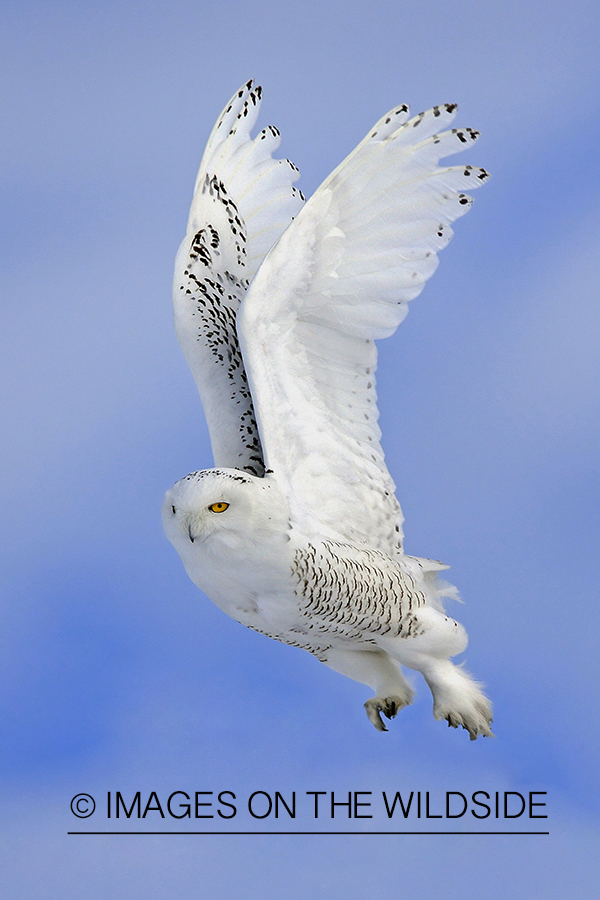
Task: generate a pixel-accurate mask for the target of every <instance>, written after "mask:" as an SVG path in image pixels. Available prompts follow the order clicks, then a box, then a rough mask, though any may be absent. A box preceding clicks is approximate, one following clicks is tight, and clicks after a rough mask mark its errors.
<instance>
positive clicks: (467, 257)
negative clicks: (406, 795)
mask: <svg viewBox="0 0 600 900" xmlns="http://www.w3.org/2000/svg"><path fill="white" fill-rule="evenodd" d="M0 17H1V18H0V21H1V23H2V35H3V43H4V45H5V46H4V47H3V52H2V54H1V55H0V69H1V72H2V81H3V85H4V90H3V99H2V101H1V106H2V109H1V111H0V115H1V121H2V123H3V125H2V133H3V137H2V142H1V146H0V156H1V166H0V179H1V181H2V193H3V197H4V200H3V204H2V205H3V213H2V215H3V218H4V219H5V222H6V224H5V226H4V228H3V235H4V237H3V240H2V243H1V244H0V254H1V257H2V260H1V261H2V271H3V278H2V282H3V287H2V290H3V299H2V307H1V315H2V327H1V329H0V342H1V344H2V352H1V361H0V365H1V366H2V374H1V378H2V384H3V392H2V419H3V422H4V425H3V435H4V440H3V459H2V466H1V467H0V478H1V480H2V482H3V484H2V488H3V490H2V497H3V514H2V518H1V522H2V541H1V549H0V553H1V554H2V563H1V571H2V575H1V584H2V601H1V606H0V622H1V624H0V641H1V643H2V658H1V661H0V721H1V722H2V728H1V730H0V731H1V738H0V780H1V791H2V795H3V802H2V804H1V807H2V813H1V817H2V830H3V838H2V844H3V846H4V848H5V852H6V860H4V861H3V864H2V867H1V869H0V883H2V882H3V881H4V882H6V888H5V891H6V892H7V893H6V896H10V897H11V898H14V900H21V898H32V897H33V898H36V900H37V898H44V900H45V898H47V897H48V898H49V897H55V896H60V897H63V898H67V900H70V898H71V897H73V898H74V897H80V896H82V894H84V895H85V896H86V897H90V898H92V900H96V898H104V897H107V896H111V897H115V898H118V900H120V898H130V897H138V896H139V897H142V896H143V897H144V898H145V900H163V898H164V900H166V898H172V897H174V896H180V895H181V896H183V895H185V896H190V897H195V896H199V897H200V896H208V895H209V893H210V894H214V895H216V896H219V897H222V898H226V900H227V898H230V897H239V896H243V897H244V898H249V900H254V898H262V897H265V896H277V894H278V893H285V895H286V896H287V897H290V898H291V900H296V898H298V900H299V898H304V897H306V896H307V895H314V896H331V897H337V896H340V897H341V896H344V897H345V898H349V900H355V898H356V900H358V898H363V897H365V896H369V897H372V898H373V900H384V898H388V897H390V898H397V897H401V898H405V897H406V898H417V897H418V898H419V900H429V898H430V897H431V898H433V897H436V898H437V897H438V896H444V897H445V898H448V900H455V898H459V897H461V898H462V897H463V896H464V891H465V889H466V885H473V886H475V888H476V889H477V891H478V893H480V894H481V896H485V897H486V898H491V900H496V898H498V900H504V898H505V897H507V896H511V897H513V898H517V900H520V898H527V900H529V898H531V897H537V896H540V897H541V896H543V897H544V898H549V900H552V898H555V897H556V898H558V897H563V896H565V894H566V892H567V891H568V892H569V894H570V895H571V896H577V897H582V898H583V897H592V896H595V893H594V889H593V882H594V878H596V880H597V869H596V871H594V865H596V866H597V864H595V863H594V857H593V853H592V847H593V842H594V840H595V839H596V838H597V826H598V783H597V756H598V750H599V744H600V739H599V733H598V719H597V715H595V701H594V697H593V695H592V696H590V687H589V686H592V690H593V686H594V685H595V684H596V683H597V682H598V671H597V668H598V665H597V658H598V651H597V637H596V636H597V633H598V621H597V620H598V613H597V609H598V605H597V595H598V586H597V575H596V572H595V563H596V560H597V553H598V550H597V548H598V508H599V503H598V500H599V498H598V493H599V491H598V465H597V460H598V458H599V450H600V448H599V447H598V443H599V441H598V438H599V432H600V416H599V415H598V406H599V402H598V401H599V395H600V378H599V368H600V366H599V362H598V359H599V354H598V349H597V348H598V326H599V325H600V313H599V308H598V282H599V278H598V275H599V274H600V273H599V269H600V263H599V255H598V246H599V242H600V241H599V239H600V223H599V219H598V214H597V210H598V206H599V201H600V176H599V174H598V167H597V164H596V157H597V152H598V146H599V144H600V126H599V125H598V122H599V121H600V117H599V115H598V113H599V112H600V109H599V107H600V91H599V87H600V77H599V68H600V63H599V61H598V52H597V47H598V41H599V38H600V34H599V31H600V28H599V14H598V8H597V4H596V3H592V2H583V0H575V2H572V3H569V4H566V3H556V2H554V3H553V2H545V3H537V2H532V0H529V2H521V3H518V2H511V0H509V2H505V3H503V4H482V3H476V2H465V0H457V2H454V3H447V2H441V0H440V2H434V0H423V2H420V3H406V2H398V0H396V2H391V0H377V2H371V3H359V2H332V0H323V2H320V3H312V2H306V3H297V4H296V5H295V6H294V8H293V9H292V8H290V6H289V5H288V4H283V3H275V2H268V0H256V2H254V3H252V4H243V3H241V2H237V3H235V2H229V0H219V2H201V0H196V2H183V0H172V2H170V3H168V4H167V3H153V2H146V3H143V2H119V3H115V2H105V3H103V4H100V5H99V4H92V3H90V2H85V0H84V2H79V3H76V2H55V3H52V4H43V3H34V2H28V0H20V2H19V3H14V2H4V3H3V4H2V8H1V10H0ZM249 77H253V78H256V79H257V80H258V81H259V82H260V83H261V84H262V85H263V88H264V95H265V99H264V102H263V108H262V112H261V119H260V124H261V127H262V126H264V125H266V124H269V123H271V122H272V123H273V124H275V125H277V126H278V127H279V128H280V130H281V132H282V135H283V140H282V146H281V151H280V152H281V154H282V155H285V156H289V157H290V158H291V159H292V160H293V161H294V162H295V163H296V164H297V165H298V166H299V168H300V170H301V172H302V179H301V181H300V182H299V184H300V186H301V187H302V189H303V190H304V192H305V193H307V194H310V193H311V192H312V191H313V190H314V189H315V188H316V187H317V186H318V184H319V183H320V181H321V180H322V179H323V178H324V177H325V176H326V175H327V174H328V173H329V172H330V171H331V169H333V168H334V167H335V166H336V165H337V164H338V162H339V161H340V160H341V159H342V158H343V157H344V156H345V155H346V153H347V152H349V151H350V150H351V149H352V148H353V147H354V145H355V144H356V143H357V142H358V140H360V139H361V138H362V137H363V135H364V134H365V133H366V131H367V129H368V128H369V127H370V126H371V125H372V124H373V123H374V122H375V121H376V120H377V119H378V117H379V116H380V115H382V114H383V113H384V112H385V111H386V110H387V109H388V108H390V107H391V106H393V105H395V104H397V103H400V102H404V101H406V102H408V103H410V104H411V107H412V109H413V110H414V112H419V111H420V110H421V109H425V108H427V107H429V106H431V105H433V104H435V103H439V102H458V104H459V106H460V112H459V119H458V121H459V122H460V123H461V124H464V125H470V126H472V127H475V128H477V129H479V130H480V131H481V132H482V137H481V140H480V141H479V143H478V144H477V146H476V147H474V148H473V149H472V150H471V151H469V158H468V159H467V156H466V154H464V155H463V157H462V159H464V161H468V162H471V163H473V164H476V165H483V166H485V167H486V168H487V169H489V170H490V171H491V172H492V175H493V178H492V180H491V181H490V183H489V184H488V185H487V186H486V187H485V188H484V189H483V190H481V191H480V192H478V194H477V195H476V202H475V205H474V208H473V210H472V211H471V212H470V213H469V215H468V216H467V217H466V218H465V219H463V220H461V221H460V222H458V223H457V225H456V229H455V230H456V236H455V238H454V240H453V242H452V243H451V244H450V246H449V248H448V249H447V250H445V251H444V253H443V254H442V256H441V264H440V268H439V270H438V271H437V273H436V274H435V276H434V277H433V279H432V280H431V282H429V283H428V285H427V286H426V288H425V290H424V292H423V294H422V295H421V296H420V297H419V298H418V299H417V300H416V301H415V302H414V304H413V306H412V309H411V312H410V315H409V317H408V318H407V320H406V321H405V322H404V323H403V325H402V326H401V328H400V329H399V331H398V333H397V334H396V336H395V337H394V338H392V339H391V340H389V341H387V342H384V343H382V344H381V345H380V351H381V352H380V368H379V373H378V384H379V394H380V407H381V424H382V428H383V433H384V448H385V449H386V453H387V459H388V464H389V467H390V470H391V472H392V474H393V476H394V478H395V480H396V482H397V485H398V495H399V498H400V500H401V503H402V505H403V509H404V513H405V516H406V545H407V550H408V551H409V552H412V553H415V554H417V555H423V556H433V557H436V558H440V559H443V560H444V561H446V562H448V563H450V564H451V566H452V571H451V577H452V580H453V581H454V582H455V583H456V584H457V585H458V586H459V587H460V590H461V593H462V596H463V598H464V600H465V601H466V604H465V606H464V607H460V609H459V610H457V611H456V614H457V617H458V618H459V619H460V620H461V621H463V622H464V624H465V625H466V626H467V629H468V631H469V634H470V638H471V643H470V646H469V648H468V650H467V652H466V654H465V659H466V664H467V666H468V668H469V669H470V670H472V671H473V672H474V673H475V674H476V675H477V676H478V677H479V678H481V679H482V680H483V681H485V682H486V684H487V685H488V689H489V693H490V695H491V696H492V698H493V700H494V702H495V710H496V719H495V730H496V732H497V735H498V736H497V738H496V739H495V740H494V741H481V740H480V741H477V742H476V743H474V744H472V743H470V742H469V741H468V739H467V737H466V734H464V733H463V732H460V733H459V732H455V731H451V730H449V729H447V728H445V727H443V726H442V724H441V723H437V722H435V721H434V720H433V718H432V716H431V701H430V697H429V694H428V691H427V689H426V686H425V685H424V683H423V682H422V680H421V679H420V678H417V676H415V678H414V681H415V685H416V687H417V689H418V698H417V702H416V703H415V705H414V706H413V707H411V708H409V709H407V710H405V711H403V712H402V713H401V715H400V716H399V717H398V718H397V719H396V720H395V721H394V722H393V724H392V727H391V729H390V733H389V734H387V735H380V734H377V733H376V732H375V731H374V729H372V728H371V727H370V726H369V724H368V722H367V720H366V717H365V716H364V712H363V710H362V703H363V701H364V700H365V699H366V697H367V696H368V691H367V690H366V689H363V688H362V687H361V686H359V685H356V684H354V683H352V682H350V681H347V680H344V679H343V678H341V677H340V676H337V675H335V674H334V673H332V672H331V671H329V670H327V669H325V667H322V666H319V664H318V663H317V662H316V661H315V660H313V659H311V658H310V657H309V656H308V655H307V654H302V653H301V652H300V651H296V650H293V649H291V648H288V647H283V646H280V645H278V644H276V643H275V642H273V641H269V640H268V639H266V638H263V637H261V636H259V635H256V634H253V633H251V632H249V631H247V630H245V629H243V628H242V627H241V626H239V625H237V624H236V623H235V622H233V621H231V620H229V619H227V618H226V617H225V616H224V615H223V614H222V613H220V612H219V611H218V610H217V609H216V608H214V607H213V606H212V605H211V604H210V603H209V602H208V601H206V600H205V599H204V598H203V597H202V595H201V594H200V593H199V592H198V590H197V589H196V588H195V587H194V585H193V584H192V583H191V582H190V581H189V580H188V579H187V576H186V575H185V573H184V571H183V568H182V566H181V564H180V561H179V559H178V558H177V556H176V554H175V553H174V551H173V549H172V548H171V546H170V545H169V544H168V543H167V541H166V540H165V539H164V537H163V535H162V530H161V525H160V514H159V513H160V503H161V500H162V495H163V493H164V491H165V489H166V488H168V487H169V486H170V485H171V484H172V483H173V482H174V481H175V480H176V479H177V478H179V477H181V476H182V475H184V474H185V473H186V472H188V471H190V470H195V469H197V468H201V467H207V466H209V465H210V464H211V457H210V448H209V445H208V440H207V432H206V428H205V425H204V422H203V418H202V412H201V408H200V404H199V400H198V397H197V394H196V391H195V387H194V384H193V381H192V378H191V376H190V374H189V372H188V371H187V369H186V366H185V363H184V361H183V358H182V356H181V354H180V351H179V348H178V347H177V344H176V340H175V337H174V333H173V328H172V323H171V309H170V281H171V272H172V264H173V258H174V254H175V251H176V248H177V246H178V244H179V241H180V239H181V236H182V234H183V228H184V225H185V221H186V216H187V209H188V205H189V201H190V196H191V189H192V186H193V181H194V177H195V172H196V167H197V165H198V162H199V160H200V156H201V152H202V149H203V146H204V142H205V140H206V138H207V136H208V133H209V131H210V129H211V127H212V125H213V122H214V120H215V118H216V116H217V114H218V113H219V111H220V110H221V108H222V106H223V105H224V103H225V102H226V100H227V99H228V97H229V96H230V95H231V94H232V93H233V91H234V90H235V89H236V88H237V87H238V86H239V85H240V84H241V83H242V82H244V81H246V80H247V79H248V78H249ZM109 790H110V791H113V792H114V791H117V790H119V791H122V792H123V793H124V794H125V793H126V794H127V795H128V796H129V795H133V794H134V793H135V791H137V790H140V791H141V792H142V793H144V792H145V793H146V794H149V792H151V791H153V790H154V791H156V792H157V793H158V795H159V796H160V797H161V798H162V797H165V796H168V794H169V793H171V792H172V791H175V790H185V791H188V792H193V791H196V790H198V791H215V792H218V791H221V790H232V791H234V792H236V794H237V796H238V797H240V798H242V797H247V796H248V795H249V794H250V793H252V792H253V791H256V790H264V791H270V792H274V791H276V790H279V791H281V792H282V793H284V794H289V793H290V792H291V791H293V790H295V791H296V792H297V794H298V796H300V795H301V794H303V793H304V792H306V791H310V790H327V791H336V792H340V794H341V793H343V792H346V793H347V791H349V790H352V791H372V792H373V796H375V795H376V794H377V792H381V791H382V790H385V791H387V792H390V791H396V790H402V791H407V792H410V791H411V790H414V791H418V790H420V791H422V792H425V791H430V792H431V796H432V797H438V796H443V794H444V792H445V791H463V792H464V793H465V794H467V795H470V794H471V793H472V792H473V791H477V790H487V791H489V792H494V791H521V792H527V791H546V792H547V794H548V804H549V813H550V818H549V819H548V820H544V822H543V824H545V823H546V821H547V828H548V830H550V832H551V834H550V836H549V837H541V836H522V837H517V836H505V837H501V836H483V835H482V836H476V837H468V836H454V837H450V836H437V837H436V836H416V837H408V836H404V837H385V838H377V837H374V836H366V837H359V836H354V837H299V836H293V837H281V836H276V837H258V836H250V837H233V836H230V837H211V838H200V837H173V836H172V837H89V836H88V837H76V836H67V831H68V830H73V829H74V828H76V827H77V824H78V820H76V819H75V818H74V816H72V814H71V812H70V810H69V801H70V799H71V797H72V796H73V795H75V794H77V793H79V792H82V791H85V792H87V793H90V794H92V795H94V796H96V797H97V798H103V797H105V796H106V792H107V791H109ZM102 816H103V813H100V811H98V812H96V813H95V815H94V817H93V818H91V819H89V820H80V821H83V822H85V823H94V824H95V827H97V828H102V827H106V819H105V818H103V817H102ZM146 821H147V822H149V821H150V820H149V819H148V820H146ZM207 821H209V822H210V820H207ZM216 821H217V826H219V825H221V824H222V823H221V822H220V821H218V820H216ZM238 823H239V828H240V829H241V830H243V829H246V830H252V829H254V830H260V829H261V828H262V829H265V828H267V827H268V826H269V827H271V829H272V828H274V826H275V825H277V823H276V822H274V821H271V820H264V821H258V822H257V821H254V820H252V819H251V818H249V817H248V815H246V816H245V817H244V815H243V811H241V812H240V816H239V818H238V819H236V827H238ZM79 824H80V822H79ZM150 824H151V825H152V827H154V828H157V827H160V824H159V825H158V826H157V824H156V818H155V819H153V820H152V822H151V823H150ZM416 824H417V825H418V826H419V827H426V826H424V825H423V823H422V822H417V823H416ZM333 825H336V826H338V827H342V828H343V827H356V824H355V823H354V822H351V823H350V824H349V823H348V821H347V820H339V821H338V819H337V818H336V820H335V823H332V822H331V821H329V822H325V823H324V826H326V827H329V828H331V827H333ZM142 826H144V822H142ZM311 826H314V822H310V820H309V818H308V817H307V816H301V817H300V818H299V819H298V827H299V828H300V827H301V828H306V827H311ZM80 827H90V828H91V827H92V826H91V825H87V826H81V825H80ZM165 827H172V825H171V824H170V823H168V822H167V824H166V826H165ZM184 827H190V828H192V827H194V826H193V825H185V826H184ZM372 827H374V828H375V827H380V828H385V827H387V828H389V827H390V825H389V823H387V822H386V821H385V818H381V816H379V817H376V818H375V819H374V820H373V823H372ZM545 830H546V829H545ZM390 860H392V864H391V865H390Z"/></svg>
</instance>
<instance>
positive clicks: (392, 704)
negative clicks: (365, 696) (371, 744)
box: [365, 696, 410, 731]
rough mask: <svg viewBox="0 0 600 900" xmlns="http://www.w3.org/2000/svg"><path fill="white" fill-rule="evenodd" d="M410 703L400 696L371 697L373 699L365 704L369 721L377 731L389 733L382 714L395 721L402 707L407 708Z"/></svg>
mask: <svg viewBox="0 0 600 900" xmlns="http://www.w3.org/2000/svg"><path fill="white" fill-rule="evenodd" d="M408 703H410V700H407V699H405V698H403V697H398V696H392V697H371V699H370V700H367V702H366V703H365V709H366V711H367V716H368V717H369V721H370V722H372V723H373V725H374V726H375V728H376V729H377V731H387V730H388V729H387V728H386V727H385V725H384V723H383V719H382V718H381V713H383V714H384V716H385V717H386V718H387V719H394V718H395V717H396V716H397V714H398V713H399V712H400V710H401V709H402V707H403V706H407V705H408Z"/></svg>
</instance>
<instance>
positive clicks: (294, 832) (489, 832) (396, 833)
mask: <svg viewBox="0 0 600 900" xmlns="http://www.w3.org/2000/svg"><path fill="white" fill-rule="evenodd" d="M67 834H201V835H222V834H232V835H242V836H246V835H255V834H263V835H277V834H281V835H291V834H299V835H325V834H335V835H342V834H362V835H366V834H374V835H384V834H390V835H399V834H550V832H549V831H68V832H67Z"/></svg>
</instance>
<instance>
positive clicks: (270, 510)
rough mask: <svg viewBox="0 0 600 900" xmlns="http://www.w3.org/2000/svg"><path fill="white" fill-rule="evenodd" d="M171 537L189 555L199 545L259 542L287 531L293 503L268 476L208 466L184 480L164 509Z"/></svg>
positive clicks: (205, 547) (163, 515)
mask: <svg viewBox="0 0 600 900" xmlns="http://www.w3.org/2000/svg"><path fill="white" fill-rule="evenodd" d="M162 517H163V525H164V529H165V532H166V535H167V537H168V538H169V540H170V541H171V543H172V544H173V545H174V547H175V548H176V550H177V551H178V553H179V554H180V555H181V556H182V557H183V556H184V554H185V555H186V556H189V555H190V553H191V554H193V551H194V548H197V549H200V548H201V547H203V549H209V548H210V547H211V546H212V547H213V549H215V550H217V549H218V548H219V547H222V546H223V545H225V544H227V543H232V542H234V543H235V542H237V541H242V542H251V543H253V544H254V543H256V542H260V541H261V540H262V539H264V538H266V537H267V536H268V535H270V534H275V533H279V534H281V533H282V531H283V532H284V533H285V532H286V531H287V525H288V511H287V504H286V503H285V500H284V499H283V496H282V494H281V492H280V490H279V488H278V486H277V484H276V483H275V482H274V481H272V480H271V479H268V478H256V477H255V476H253V475H249V474H247V473H246V472H240V471H238V470H237V469H205V470H204V471H201V472H193V473H192V474H190V475H186V477H185V478H182V479H181V481H178V482H177V483H176V484H175V485H174V486H173V487H172V488H171V489H170V490H169V491H167V493H166V495H165V499H164V502H163V509H162Z"/></svg>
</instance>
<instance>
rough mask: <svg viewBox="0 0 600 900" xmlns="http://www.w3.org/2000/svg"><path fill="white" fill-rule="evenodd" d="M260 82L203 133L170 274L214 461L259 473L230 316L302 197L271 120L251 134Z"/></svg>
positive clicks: (234, 99)
mask: <svg viewBox="0 0 600 900" xmlns="http://www.w3.org/2000/svg"><path fill="white" fill-rule="evenodd" d="M260 100H261V88H260V87H258V86H256V87H255V86H254V85H253V83H252V81H249V82H248V83H247V84H246V85H244V87H243V88H241V89H240V90H239V91H238V92H237V93H236V94H235V95H234V97H232V99H231V101H230V102H229V104H228V105H227V107H226V108H225V110H224V111H223V113H222V114H221V116H220V117H219V119H218V120H217V123H216V125H215V127H214V128H213V131H212V133H211V135H210V138H209V140H208V144H207V146H206V150H205V152H204V156H203V158H202V162H201V164H200V171H199V173H198V178H197V180H196V186H195V189H194V199H193V202H192V207H191V210H190V216H189V221H188V226H187V233H186V236H185V238H184V241H183V243H182V245H181V247H180V249H179V252H178V254H177V259H176V262H175V278H174V283H173V308H174V314H175V329H176V332H177V337H178V340H179V343H180V344H181V347H182V350H183V352H184V354H185V358H186V360H187V362H188V365H189V366H190V368H191V370H192V373H193V375H194V378H195V380H196V384H197V386H198V390H199V392H200V396H201V398H202V403H203V405H204V411H205V413H206V419H207V422H208V428H209V432H210V438H211V443H212V449H213V455H214V461H215V465H216V466H231V467H233V468H239V469H245V470H247V471H249V472H251V473H253V474H255V475H262V474H263V473H264V462H263V453H262V448H261V444H260V438H259V435H258V429H257V427H256V419H255V416H254V410H253V407H252V398H251V396H250V391H249V389H248V383H247V379H246V373H245V371H244V365H243V361H242V356H241V352H240V348H239V344H238V339H237V333H236V327H235V319H236V314H237V310H238V308H239V305H240V303H241V301H242V298H243V296H244V294H245V293H246V289H247V287H248V284H249V282H250V280H251V279H252V278H253V276H254V274H255V272H256V270H257V268H258V266H259V265H260V263H261V262H262V260H263V259H264V257H265V255H266V254H267V252H268V251H269V250H270V248H271V247H272V246H273V244H274V243H275V242H276V241H277V239H278V238H279V237H280V235H281V234H282V232H283V231H284V230H285V228H286V227H287V226H288V225H289V224H290V221H291V219H292V218H293V217H294V216H295V215H296V214H297V213H298V212H299V210H300V209H301V207H302V204H303V202H304V198H303V196H302V194H301V193H300V191H298V190H297V189H296V188H294V187H292V183H293V182H294V181H296V179H297V178H298V177H299V172H298V170H297V169H296V167H295V166H294V165H293V164H292V163H291V162H290V161H289V160H287V159H272V157H271V153H272V152H273V151H274V150H276V148H277V147H278V146H279V141H280V137H279V132H278V131H277V129H276V128H274V127H273V126H268V127H267V128H265V129H263V131H261V132H260V134H258V135H257V137H256V138H254V139H252V138H251V136H250V132H251V130H252V128H253V126H254V123H255V121H256V118H257V116H258V111H259V107H260Z"/></svg>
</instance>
